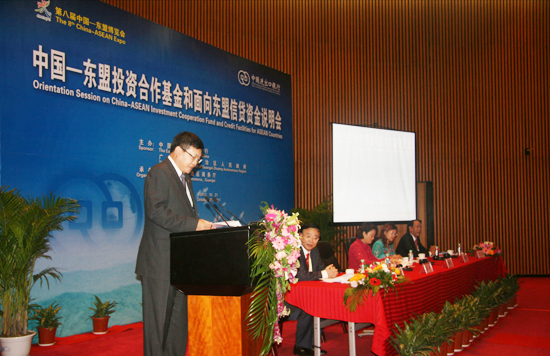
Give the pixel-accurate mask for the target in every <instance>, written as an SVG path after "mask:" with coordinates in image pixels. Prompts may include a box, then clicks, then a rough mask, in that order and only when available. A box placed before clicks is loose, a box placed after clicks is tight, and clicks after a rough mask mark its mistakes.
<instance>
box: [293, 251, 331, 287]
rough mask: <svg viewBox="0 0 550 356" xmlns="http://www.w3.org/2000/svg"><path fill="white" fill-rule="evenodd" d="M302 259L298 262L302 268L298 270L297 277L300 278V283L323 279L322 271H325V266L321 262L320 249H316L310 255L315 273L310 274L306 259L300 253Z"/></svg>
mask: <svg viewBox="0 0 550 356" xmlns="http://www.w3.org/2000/svg"><path fill="white" fill-rule="evenodd" d="M300 252H301V253H300V258H299V259H298V261H300V267H299V268H298V273H297V274H296V277H298V282H300V281H313V280H317V279H319V278H321V277H322V275H321V271H322V270H324V269H325V264H324V263H323V261H322V260H321V254H320V253H319V249H318V248H317V247H315V248H314V249H313V250H311V252H310V253H309V258H311V266H312V267H313V272H309V268H308V265H307V264H306V257H305V256H304V254H303V253H302V252H303V250H302V251H300Z"/></svg>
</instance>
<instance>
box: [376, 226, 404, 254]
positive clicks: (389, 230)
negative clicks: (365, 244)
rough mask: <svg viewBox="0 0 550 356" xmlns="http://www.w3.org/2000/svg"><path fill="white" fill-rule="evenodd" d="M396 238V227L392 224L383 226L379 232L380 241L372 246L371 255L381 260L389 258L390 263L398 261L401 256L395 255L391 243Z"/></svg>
mask: <svg viewBox="0 0 550 356" xmlns="http://www.w3.org/2000/svg"><path fill="white" fill-rule="evenodd" d="M396 237H397V226H395V225H394V224H385V225H384V226H382V229H381V230H380V239H379V240H377V241H376V242H375V243H374V245H373V246H372V253H373V254H374V256H375V257H376V258H379V259H383V258H386V256H389V257H390V258H391V260H392V261H395V260H398V259H400V258H402V257H401V255H396V254H395V249H394V247H393V241H394V240H395V238H396Z"/></svg>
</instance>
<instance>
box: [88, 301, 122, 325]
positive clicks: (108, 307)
mask: <svg viewBox="0 0 550 356" xmlns="http://www.w3.org/2000/svg"><path fill="white" fill-rule="evenodd" d="M94 297H95V302H94V306H93V307H90V308H89V309H91V310H93V312H94V314H93V315H92V316H91V317H90V318H92V320H93V323H94V331H93V333H94V334H106V333H107V327H108V325H109V318H110V316H109V315H111V314H113V313H114V312H115V306H116V305H117V304H118V303H117V302H114V301H113V302H111V301H109V300H108V301H106V302H105V303H103V302H102V301H101V299H99V297H98V296H97V295H96V296H94Z"/></svg>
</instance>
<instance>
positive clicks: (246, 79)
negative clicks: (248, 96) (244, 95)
mask: <svg viewBox="0 0 550 356" xmlns="http://www.w3.org/2000/svg"><path fill="white" fill-rule="evenodd" d="M239 83H241V85H244V86H245V87H247V86H249V85H250V74H248V72H247V71H245V70H240V71H239Z"/></svg>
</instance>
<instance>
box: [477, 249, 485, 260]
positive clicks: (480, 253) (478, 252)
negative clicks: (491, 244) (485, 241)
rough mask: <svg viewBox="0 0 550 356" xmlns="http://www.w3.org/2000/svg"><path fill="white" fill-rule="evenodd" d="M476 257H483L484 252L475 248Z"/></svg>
mask: <svg viewBox="0 0 550 356" xmlns="http://www.w3.org/2000/svg"><path fill="white" fill-rule="evenodd" d="M476 257H477V258H483V257H485V254H484V253H483V251H481V250H476Z"/></svg>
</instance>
